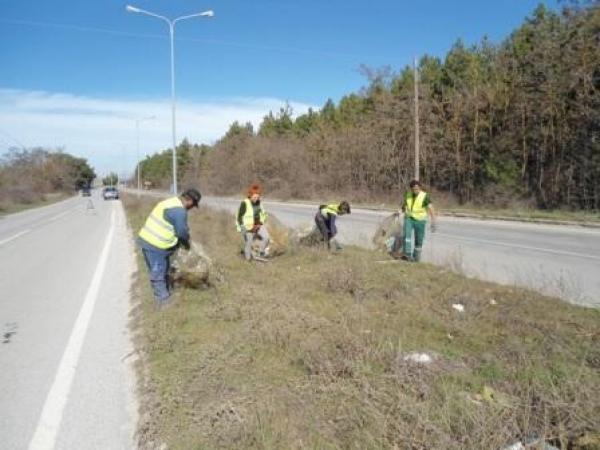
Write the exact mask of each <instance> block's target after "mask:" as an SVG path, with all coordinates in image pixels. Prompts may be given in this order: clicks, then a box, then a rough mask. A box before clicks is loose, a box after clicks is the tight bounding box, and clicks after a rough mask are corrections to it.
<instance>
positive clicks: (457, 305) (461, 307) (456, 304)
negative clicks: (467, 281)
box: [452, 303, 465, 312]
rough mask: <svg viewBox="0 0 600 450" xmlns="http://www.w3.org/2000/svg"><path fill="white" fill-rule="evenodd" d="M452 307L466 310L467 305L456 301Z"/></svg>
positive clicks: (462, 310)
mask: <svg viewBox="0 0 600 450" xmlns="http://www.w3.org/2000/svg"><path fill="white" fill-rule="evenodd" d="M452 307H453V308H454V309H455V310H457V311H458V312H465V306H464V305H462V304H460V303H454V304H453V305H452Z"/></svg>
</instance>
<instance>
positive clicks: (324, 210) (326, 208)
mask: <svg viewBox="0 0 600 450" xmlns="http://www.w3.org/2000/svg"><path fill="white" fill-rule="evenodd" d="M319 210H320V211H321V215H323V216H325V217H327V214H332V215H334V216H337V215H338V214H339V213H340V205H339V204H337V203H330V204H329V205H321V207H320V208H319Z"/></svg>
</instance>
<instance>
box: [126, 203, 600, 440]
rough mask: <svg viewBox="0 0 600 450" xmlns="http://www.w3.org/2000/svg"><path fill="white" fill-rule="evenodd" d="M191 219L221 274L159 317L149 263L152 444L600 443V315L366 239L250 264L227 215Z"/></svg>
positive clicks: (138, 216) (145, 304) (145, 309)
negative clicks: (423, 358)
mask: <svg viewBox="0 0 600 450" xmlns="http://www.w3.org/2000/svg"><path fill="white" fill-rule="evenodd" d="M124 202H125V205H126V206H127V211H128V212H129V217H130V220H131V223H132V225H133V228H134V229H137V228H138V227H139V225H140V224H141V222H142V220H143V218H144V215H145V213H146V212H147V211H149V210H150V208H151V206H152V204H151V203H150V202H149V201H143V203H142V204H139V203H138V202H137V200H136V199H135V198H126V199H125V200H124ZM191 227H192V229H193V231H194V238H195V239H197V240H199V241H200V242H201V243H202V245H203V246H204V248H205V250H206V251H207V253H208V254H209V255H210V256H211V258H212V259H213V261H214V262H215V264H217V265H218V266H219V268H220V270H221V271H222V273H223V274H224V276H223V277H221V279H220V281H218V282H217V283H215V284H214V286H213V288H212V289H209V290H206V291H201V292H196V291H190V290H182V291H181V292H180V293H179V298H178V302H177V304H175V305H174V306H173V307H172V308H170V309H168V310H166V311H163V312H161V313H157V312H155V311H154V310H153V308H152V303H151V295H150V290H149V287H148V282H147V276H146V273H145V270H142V271H141V277H140V284H139V287H138V289H139V292H140V295H141V300H142V301H141V306H140V314H139V319H138V322H137V323H138V325H137V329H138V333H139V347H140V349H141V350H142V354H143V358H142V360H143V368H144V369H143V370H141V371H140V373H141V374H142V375H144V377H143V380H144V381H143V384H142V393H143V398H142V417H143V420H142V422H141V424H140V429H139V441H140V446H141V447H142V448H159V447H160V445H162V444H163V443H166V444H167V445H168V448H170V449H186V450H187V449H217V448H227V449H242V448H244V449H246V448H256V449H264V448H271V449H494V448H501V447H503V446H505V445H507V444H509V443H512V442H514V441H516V440H518V439H521V438H523V437H525V436H530V435H533V434H537V435H540V436H543V437H544V438H545V439H546V440H547V441H548V442H552V443H553V444H554V445H556V446H557V447H559V448H579V449H584V448H586V449H587V448H594V447H593V446H590V445H594V444H593V443H594V442H596V445H597V442H598V441H597V439H596V441H594V439H595V436H596V438H597V434H594V433H597V431H598V430H599V429H600V370H599V364H598V361H599V353H598V350H597V349H598V348H599V347H598V345H599V343H600V320H599V319H600V314H599V311H598V310H593V309H585V308H581V307H577V306H573V305H569V304H567V303H563V302H560V301H558V300H555V299H552V298H547V297H543V296H540V295H538V294H536V293H533V292H531V291H526V290H519V289H514V288H507V287H501V286H498V285H494V284H491V283H484V282H479V281H475V280H468V279H465V278H464V277H461V276H460V275H456V274H452V273H448V272H445V271H443V270H440V269H437V268H434V267H431V266H427V265H413V264H404V263H398V264H376V263H375V262H376V261H377V260H379V259H381V255H379V254H376V253H374V252H369V251H364V250H358V249H353V248H346V249H345V250H344V252H342V254H337V255H331V254H329V253H327V252H326V251H324V250H318V249H302V248H298V249H295V250H294V254H284V255H283V256H280V257H279V258H277V260H276V261H275V262H271V263H268V264H249V263H246V262H245V261H243V260H242V259H241V258H240V255H239V242H238V239H239V237H238V236H237V233H236V232H235V228H234V226H233V223H232V218H231V217H230V216H229V215H226V214H215V213H209V212H206V211H201V212H199V213H194V214H192V217H191ZM140 261H141V260H140ZM491 300H494V301H493V302H492V301H491ZM453 303H461V304H463V305H464V307H465V311H464V312H463V313H460V312H458V311H456V310H454V309H452V307H451V305H452V304H453ZM413 351H416V352H426V353H428V354H430V355H432V356H433V357H434V361H433V362H432V363H430V364H418V363H414V362H411V361H405V359H404V356H405V355H406V354H408V353H409V352H413ZM589 440H592V444H589V442H588V441H589ZM596 448H597V447H596Z"/></svg>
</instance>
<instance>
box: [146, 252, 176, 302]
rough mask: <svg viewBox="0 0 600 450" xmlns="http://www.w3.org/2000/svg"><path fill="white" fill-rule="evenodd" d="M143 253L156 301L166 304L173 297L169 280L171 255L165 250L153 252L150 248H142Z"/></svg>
mask: <svg viewBox="0 0 600 450" xmlns="http://www.w3.org/2000/svg"><path fill="white" fill-rule="evenodd" d="M142 253H143V254H144V260H145V261H146V266H148V271H149V272H150V284H151V285H152V290H153V291H154V299H155V300H156V302H157V303H159V304H160V303H164V302H166V301H167V300H168V299H169V297H170V296H171V293H170V292H169V280H168V275H169V267H170V261H169V258H170V257H171V253H169V252H166V251H164V250H162V251H160V250H158V251H153V250H151V249H149V248H142Z"/></svg>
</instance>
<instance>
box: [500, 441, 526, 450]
mask: <svg viewBox="0 0 600 450" xmlns="http://www.w3.org/2000/svg"><path fill="white" fill-rule="evenodd" d="M502 450H525V446H524V445H523V444H522V443H521V441H519V442H516V443H514V444H512V445H509V446H508V447H504V448H503V449H502Z"/></svg>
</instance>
